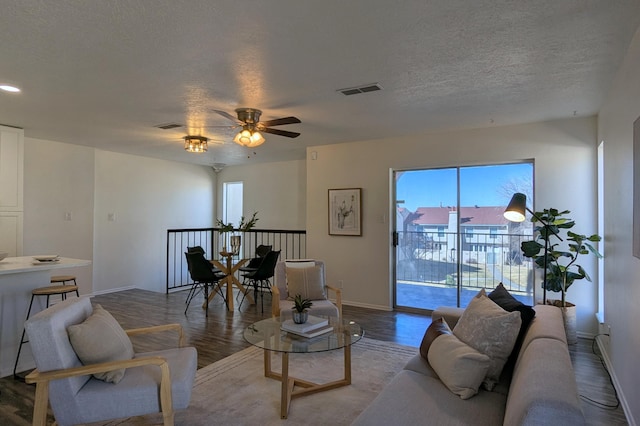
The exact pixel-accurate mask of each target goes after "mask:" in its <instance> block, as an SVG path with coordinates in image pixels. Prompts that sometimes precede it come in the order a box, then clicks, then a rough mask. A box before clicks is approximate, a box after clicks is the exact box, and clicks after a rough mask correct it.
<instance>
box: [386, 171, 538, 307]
mask: <svg viewBox="0 0 640 426" xmlns="http://www.w3.org/2000/svg"><path fill="white" fill-rule="evenodd" d="M394 178H395V199H396V218H395V232H394V246H395V250H394V255H395V286H394V287H395V306H396V307H398V308H407V309H420V310H433V309H435V308H436V307H438V306H442V305H446V306H462V307H464V306H466V305H467V304H468V303H469V301H470V300H471V298H472V297H473V296H474V295H475V294H476V293H477V292H478V291H479V290H480V289H481V288H487V289H488V290H491V289H493V288H495V286H496V285H497V284H498V283H500V282H502V283H503V285H504V286H505V287H506V288H507V289H508V290H509V291H510V292H511V293H512V294H514V295H515V296H516V297H518V298H519V299H521V300H523V301H524V302H526V303H529V304H531V303H533V289H532V286H531V282H532V281H533V275H532V270H531V262H530V261H529V260H528V259H523V258H522V256H521V255H520V242H521V241H523V240H524V239H530V237H531V229H532V227H531V223H530V222H525V223H522V224H515V223H511V222H508V221H507V220H506V219H505V218H504V217H503V215H502V213H503V212H504V209H505V208H506V206H507V204H508V203H509V200H510V199H511V196H512V195H513V193H515V192H523V193H525V194H527V199H528V202H529V203H531V202H532V198H531V197H532V194H533V164H532V163H516V164H501V165H486V166H470V167H451V168H441V169H425V170H409V171H396V172H394ZM530 205H531V204H530Z"/></svg>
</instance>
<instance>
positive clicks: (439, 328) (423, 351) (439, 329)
mask: <svg viewBox="0 0 640 426" xmlns="http://www.w3.org/2000/svg"><path fill="white" fill-rule="evenodd" d="M443 334H453V332H452V331H451V329H450V328H449V324H447V322H446V321H445V320H444V318H438V319H437V320H435V321H432V322H431V325H430V326H429V327H428V328H427V331H425V333H424V336H423V337H422V342H421V343H420V355H421V356H422V358H424V359H426V360H428V359H429V358H428V354H429V347H430V346H431V344H432V343H433V341H434V340H435V339H436V337H438V336H442V335H443Z"/></svg>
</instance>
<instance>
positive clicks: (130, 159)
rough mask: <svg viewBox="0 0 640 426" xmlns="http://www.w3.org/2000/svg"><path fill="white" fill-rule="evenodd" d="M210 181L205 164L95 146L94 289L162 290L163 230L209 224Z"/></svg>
mask: <svg viewBox="0 0 640 426" xmlns="http://www.w3.org/2000/svg"><path fill="white" fill-rule="evenodd" d="M215 182H216V179H215V175H214V172H213V170H212V169H211V168H209V167H204V166H194V165H190V164H185V163H178V162H171V161H164V160H157V159H152V158H145V157H136V156H132V155H126V154H118V153H113V152H106V151H99V150H96V157H95V221H94V222H95V226H94V255H95V260H94V266H93V269H94V292H97V293H100V292H105V291H110V290H113V289H117V288H123V287H132V286H133V287H137V288H142V289H146V290H152V291H165V285H166V234H167V229H170V228H198V227H211V226H213V224H214V195H215ZM110 214H113V215H114V219H115V220H113V221H110V220H109V215H110Z"/></svg>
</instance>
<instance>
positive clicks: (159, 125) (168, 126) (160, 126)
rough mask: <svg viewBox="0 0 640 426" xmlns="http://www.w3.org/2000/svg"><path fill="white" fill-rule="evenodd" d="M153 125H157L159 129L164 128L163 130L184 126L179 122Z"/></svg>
mask: <svg viewBox="0 0 640 426" xmlns="http://www.w3.org/2000/svg"><path fill="white" fill-rule="evenodd" d="M153 127H157V128H158V129H162V130H171V129H175V128H176V127H183V126H182V124H178V123H166V124H158V125H156V126H153Z"/></svg>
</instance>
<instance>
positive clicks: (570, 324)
mask: <svg viewBox="0 0 640 426" xmlns="http://www.w3.org/2000/svg"><path fill="white" fill-rule="evenodd" d="M547 304H549V305H553V306H556V307H558V308H560V310H561V311H562V319H563V320H564V332H565V334H566V335H567V343H568V344H569V345H575V344H576V343H578V334H577V320H576V305H574V304H573V303H570V302H565V305H566V306H564V307H563V306H562V301H561V300H547Z"/></svg>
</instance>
